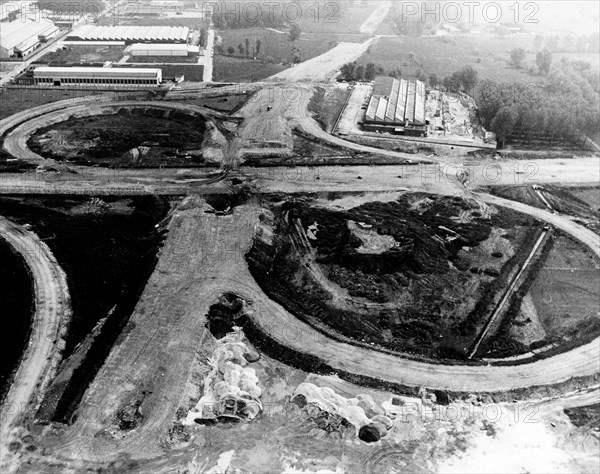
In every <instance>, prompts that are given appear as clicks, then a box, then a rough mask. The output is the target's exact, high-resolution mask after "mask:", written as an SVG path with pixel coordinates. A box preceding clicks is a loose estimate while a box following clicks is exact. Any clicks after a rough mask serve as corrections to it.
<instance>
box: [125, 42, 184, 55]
mask: <svg viewBox="0 0 600 474" xmlns="http://www.w3.org/2000/svg"><path fill="white" fill-rule="evenodd" d="M129 54H131V56H187V55H188V45H187V44H170V43H135V44H132V45H131V47H130V48H129Z"/></svg>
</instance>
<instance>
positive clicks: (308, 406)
mask: <svg viewBox="0 0 600 474" xmlns="http://www.w3.org/2000/svg"><path fill="white" fill-rule="evenodd" d="M291 401H292V402H294V403H296V404H297V405H298V406H299V407H301V408H302V410H303V411H304V412H305V413H306V414H307V415H308V417H309V418H311V419H312V420H313V421H314V422H315V423H316V425H317V427H318V428H320V429H322V430H324V431H326V432H332V431H338V432H341V431H342V429H343V428H344V427H345V426H348V425H352V426H353V427H354V429H355V434H356V435H357V436H358V437H359V438H360V439H361V440H363V441H366V442H368V443H372V442H376V441H379V440H380V439H381V438H382V437H384V436H385V435H387V433H388V431H389V430H390V429H391V428H392V425H393V423H392V420H391V419H390V418H389V417H388V416H386V415H385V410H384V409H383V408H381V407H380V406H379V405H377V403H375V401H374V400H373V397H371V396H370V395H365V394H360V395H357V396H356V398H344V397H342V396H341V395H338V394H336V393H335V392H334V391H333V390H332V389H331V388H328V387H317V386H316V385H314V384H312V383H303V384H300V385H299V386H298V388H297V389H296V391H295V392H294V395H293V396H292V398H291Z"/></svg>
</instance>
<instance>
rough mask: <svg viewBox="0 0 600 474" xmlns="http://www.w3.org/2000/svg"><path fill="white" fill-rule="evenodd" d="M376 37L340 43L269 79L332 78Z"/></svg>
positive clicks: (323, 79)
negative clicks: (361, 41) (358, 41)
mask: <svg viewBox="0 0 600 474" xmlns="http://www.w3.org/2000/svg"><path fill="white" fill-rule="evenodd" d="M373 41H375V40H374V38H370V39H368V40H367V41H365V42H364V43H339V44H338V45H337V46H336V47H335V48H333V49H331V50H329V51H327V52H326V53H324V54H322V55H320V56H317V57H315V58H312V59H309V60H308V61H304V62H302V63H300V64H297V65H296V66H293V67H291V68H289V69H286V70H284V71H281V72H279V73H277V74H275V75H274V76H271V77H269V78H268V79H267V80H272V81H290V82H297V81H314V82H327V81H330V80H332V79H333V78H334V77H335V75H336V74H337V72H338V70H339V69H340V68H341V67H342V66H343V65H344V64H346V63H351V62H352V61H355V60H357V59H358V58H359V57H360V56H362V55H363V53H365V52H366V51H367V48H368V47H369V46H371V44H373Z"/></svg>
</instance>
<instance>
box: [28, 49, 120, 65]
mask: <svg viewBox="0 0 600 474" xmlns="http://www.w3.org/2000/svg"><path fill="white" fill-rule="evenodd" d="M122 57H123V47H122V46H68V47H67V48H66V49H58V50H56V51H53V52H50V53H48V54H45V55H44V56H42V57H41V58H40V59H39V61H38V62H41V63H46V64H48V65H50V66H57V65H59V64H65V63H78V64H79V63H104V62H105V61H112V62H117V61H119V60H120V59H121V58H122Z"/></svg>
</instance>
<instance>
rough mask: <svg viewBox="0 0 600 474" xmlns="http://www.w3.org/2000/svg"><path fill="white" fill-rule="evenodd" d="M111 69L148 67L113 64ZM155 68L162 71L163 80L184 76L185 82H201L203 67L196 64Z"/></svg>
mask: <svg viewBox="0 0 600 474" xmlns="http://www.w3.org/2000/svg"><path fill="white" fill-rule="evenodd" d="M113 67H135V68H147V67H149V66H148V65H147V64H140V65H135V64H115V65H114V66H113ZM157 67H158V68H160V69H161V70H162V77H163V79H170V78H173V77H176V76H181V75H184V76H185V80H186V81H192V82H202V78H203V72H204V66H201V65H198V64H189V65H185V66H182V65H168V64H161V65H159V66H157Z"/></svg>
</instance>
